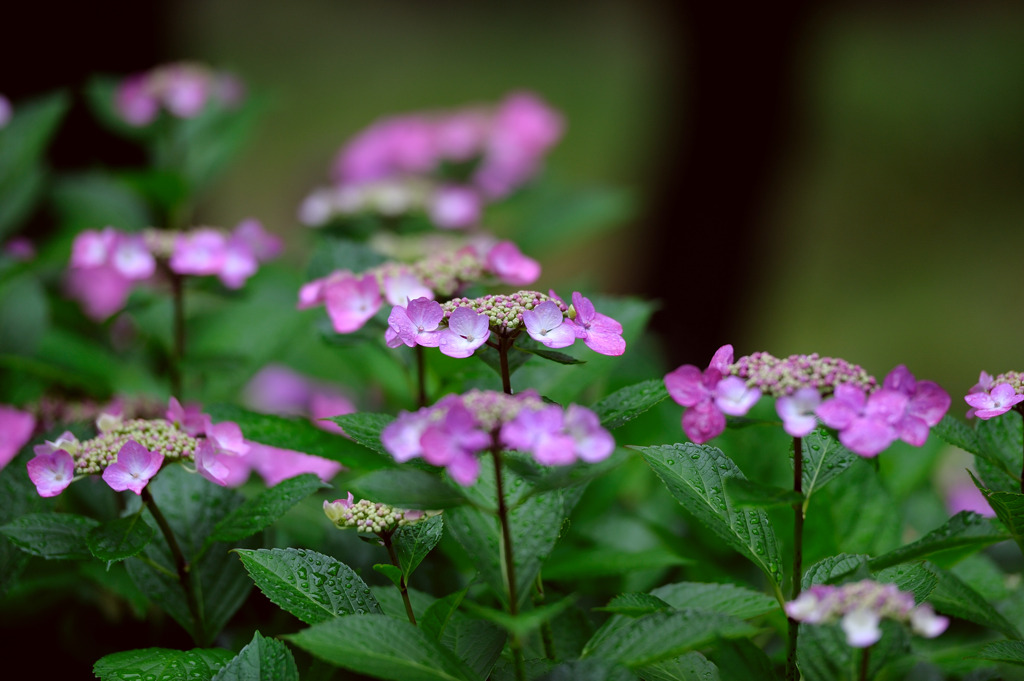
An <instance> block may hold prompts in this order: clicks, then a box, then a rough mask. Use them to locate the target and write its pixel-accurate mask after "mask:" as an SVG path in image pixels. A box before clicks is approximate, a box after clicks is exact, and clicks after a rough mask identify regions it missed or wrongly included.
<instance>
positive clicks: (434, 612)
mask: <svg viewBox="0 0 1024 681" xmlns="http://www.w3.org/2000/svg"><path fill="white" fill-rule="evenodd" d="M468 588H469V587H467V588H466V589H462V590H460V591H456V592H454V593H450V594H448V595H447V596H445V597H444V598H439V599H437V600H436V601H434V602H433V603H431V604H430V607H428V608H427V609H426V611H425V612H424V613H423V616H422V617H420V620H419V626H420V628H421V629H423V631H426V632H428V633H429V634H430V635H431V636H433V637H434V639H435V640H441V636H442V634H444V631H445V628H446V627H447V626H448V623H449V622H450V621H451V618H452V615H454V614H455V611H456V610H458V609H459V605H460V604H461V603H462V599H464V598H465V597H466V591H467V590H468Z"/></svg>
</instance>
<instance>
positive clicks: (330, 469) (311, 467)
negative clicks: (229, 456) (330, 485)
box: [222, 442, 341, 487]
mask: <svg viewBox="0 0 1024 681" xmlns="http://www.w3.org/2000/svg"><path fill="white" fill-rule="evenodd" d="M248 444H249V453H248V454H246V455H245V456H244V457H240V458H237V459H236V460H238V461H241V462H245V464H246V465H247V466H248V467H249V468H251V469H253V470H255V471H256V472H257V473H259V475H260V477H261V478H263V480H264V482H266V483H267V485H269V486H271V487H273V486H274V485H276V484H277V483H279V482H281V481H282V480H287V479H288V478H294V477H295V476H296V475H302V474H303V473H313V474H315V475H316V476H317V477H319V478H320V479H321V480H323V481H324V482H327V481H328V480H330V479H331V478H333V477H334V476H335V475H337V474H338V472H339V471H340V470H341V464H340V463H338V462H336V461H331V460H329V459H324V458H322V457H319V456H313V455H312V454H305V453H303V452H296V451H293V450H291V449H280V448H278V447H271V446H269V445H261V444H259V443H257V442H249V443H248ZM222 461H223V459H222ZM229 465H230V464H229ZM229 486H230V484H229Z"/></svg>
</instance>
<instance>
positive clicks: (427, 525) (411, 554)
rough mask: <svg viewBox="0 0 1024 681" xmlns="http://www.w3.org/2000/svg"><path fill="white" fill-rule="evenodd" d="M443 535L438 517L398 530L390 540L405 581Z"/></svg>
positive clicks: (441, 524)
mask: <svg viewBox="0 0 1024 681" xmlns="http://www.w3.org/2000/svg"><path fill="white" fill-rule="evenodd" d="M443 534H444V521H442V520H441V516H439V515H435V516H432V517H430V518H427V519H425V520H421V521H419V522H418V523H413V524H412V525H406V526H404V527H400V528H398V531H397V532H395V534H394V535H393V536H392V539H391V540H392V541H393V542H394V545H395V553H397V554H398V562H399V563H400V564H401V566H402V573H403V574H404V575H405V578H406V580H408V579H409V575H411V574H412V573H413V571H414V570H415V569H416V568H417V567H418V566H419V564H420V563H421V562H422V561H423V559H424V558H426V556H427V554H428V553H430V552H431V551H432V550H433V549H434V547H435V546H437V543H438V542H439V541H441V535H443Z"/></svg>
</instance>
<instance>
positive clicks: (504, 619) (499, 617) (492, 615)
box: [462, 595, 576, 639]
mask: <svg viewBox="0 0 1024 681" xmlns="http://www.w3.org/2000/svg"><path fill="white" fill-rule="evenodd" d="M575 602H576V597H575V596H572V595H570V596H566V597H565V598H562V599H561V600H559V601H556V602H555V603H545V604H544V605H540V606H535V607H533V608H530V609H529V610H525V611H523V612H520V613H518V614H516V615H512V614H510V613H508V612H505V611H504V610H495V609H494V608H487V607H484V606H482V605H478V604H476V603H474V602H472V601H465V602H463V604H462V607H463V609H464V610H466V612H468V613H469V614H470V615H475V616H476V617H479V618H481V619H483V620H486V621H488V622H493V623H494V624H497V625H498V626H499V627H501V628H502V629H504V630H505V631H507V632H509V633H510V634H512V636H513V638H518V639H524V638H526V637H527V636H528V635H529V634H531V633H532V632H534V631H536V630H538V629H540V627H541V625H542V624H544V623H545V622H550V621H551V620H552V619H554V617H555V616H556V615H558V614H559V613H561V612H562V611H564V610H565V609H566V608H568V607H569V606H570V605H572V604H573V603H575Z"/></svg>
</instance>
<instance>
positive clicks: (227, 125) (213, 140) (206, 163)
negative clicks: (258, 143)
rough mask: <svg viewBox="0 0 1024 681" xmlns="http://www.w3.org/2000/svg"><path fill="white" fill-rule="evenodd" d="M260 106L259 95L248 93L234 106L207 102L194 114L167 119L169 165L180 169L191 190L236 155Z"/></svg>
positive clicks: (197, 188)
mask: <svg viewBox="0 0 1024 681" xmlns="http://www.w3.org/2000/svg"><path fill="white" fill-rule="evenodd" d="M263 108H264V107H263V103H262V102H261V101H260V100H259V99H256V98H254V97H252V96H248V97H246V99H245V101H244V102H243V103H242V105H241V106H240V107H237V108H224V107H218V106H209V105H208V106H207V107H206V109H205V110H204V111H203V113H202V114H200V115H199V116H196V117H195V118H188V119H174V118H172V119H171V120H170V121H169V122H170V123H171V124H172V129H173V134H174V135H176V136H177V139H176V140H175V145H176V148H175V149H174V150H173V151H172V154H173V155H174V156H175V157H176V158H174V159H173V160H172V162H171V167H176V168H178V169H180V170H181V172H182V173H183V174H184V176H185V178H186V179H187V180H188V181H189V185H190V187H191V188H192V191H193V193H196V192H199V191H201V190H203V189H205V188H207V187H208V186H209V184H210V183H211V182H212V181H213V180H214V179H216V177H217V176H218V175H220V174H221V173H222V172H223V171H224V169H225V168H226V167H227V166H228V164H230V163H231V162H232V161H233V160H234V159H235V158H236V157H237V156H238V154H239V152H240V151H241V150H242V147H243V146H244V145H245V143H246V142H247V141H248V139H249V138H250V136H251V135H252V133H253V131H254V129H255V128H256V124H257V122H258V121H259V118H260V116H261V115H262V110H263Z"/></svg>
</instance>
